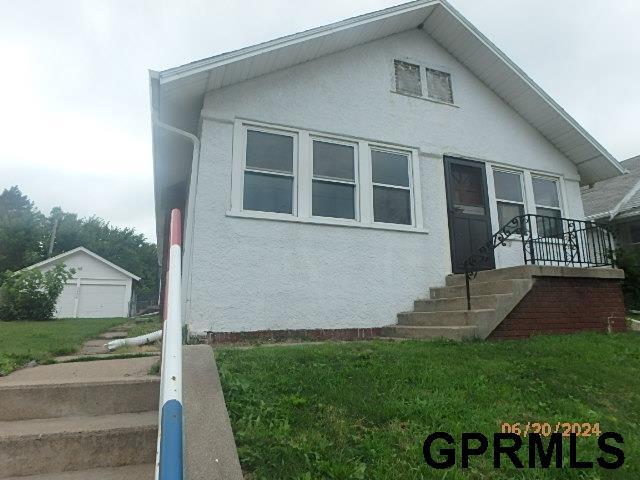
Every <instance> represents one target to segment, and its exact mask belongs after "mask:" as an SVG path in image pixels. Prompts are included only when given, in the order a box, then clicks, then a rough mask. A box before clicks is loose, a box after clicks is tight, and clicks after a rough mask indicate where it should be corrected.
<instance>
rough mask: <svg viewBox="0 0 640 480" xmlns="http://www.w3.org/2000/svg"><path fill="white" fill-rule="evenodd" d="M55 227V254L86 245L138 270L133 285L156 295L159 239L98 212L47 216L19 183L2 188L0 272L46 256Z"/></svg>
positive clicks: (147, 296)
mask: <svg viewBox="0 0 640 480" xmlns="http://www.w3.org/2000/svg"><path fill="white" fill-rule="evenodd" d="M56 219H57V225H56ZM54 227H55V228H54ZM54 230H55V236H54V240H55V241H54V244H53V251H52V255H58V254H60V253H64V252H66V251H69V250H72V249H74V248H76V247H80V246H83V247H86V248H88V249H89V250H91V251H92V252H95V253H97V254H98V255H100V256H101V257H104V258H106V259H107V260H109V261H110V262H113V263H115V264H116V265H119V266H120V267H122V268H124V269H125V270H128V271H130V272H131V273H133V274H135V275H137V276H139V277H140V282H137V283H136V284H135V286H134V288H135V291H136V293H137V295H138V298H144V299H154V298H155V297H156V296H157V294H158V284H159V282H158V261H157V257H156V245H155V244H153V243H149V242H147V241H146V240H145V238H144V235H142V234H140V233H137V232H136V231H135V230H134V229H132V228H118V227H114V226H112V225H110V224H109V222H108V221H106V220H104V219H102V218H99V217H96V216H91V217H89V218H78V215H77V214H75V213H70V212H65V211H63V210H62V209H61V208H60V207H55V208H53V209H52V210H51V213H50V214H49V216H48V217H45V216H44V215H43V214H42V213H40V212H39V211H38V210H37V209H36V208H35V207H34V205H33V202H31V201H30V200H29V198H28V197H27V196H26V195H23V194H22V192H21V191H20V189H19V188H18V187H17V186H15V187H11V188H9V189H5V190H4V191H3V192H2V194H0V272H4V271H5V270H11V271H17V270H20V269H22V268H25V267H27V266H29V265H32V264H33V263H36V262H38V261H40V260H44V259H45V258H47V254H48V250H49V245H50V241H51V239H52V234H53V232H54Z"/></svg>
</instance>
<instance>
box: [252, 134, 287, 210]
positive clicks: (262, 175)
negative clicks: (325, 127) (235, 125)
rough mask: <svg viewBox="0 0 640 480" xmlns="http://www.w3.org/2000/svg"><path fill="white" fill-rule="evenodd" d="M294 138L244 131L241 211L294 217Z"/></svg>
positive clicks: (284, 135)
mask: <svg viewBox="0 0 640 480" xmlns="http://www.w3.org/2000/svg"><path fill="white" fill-rule="evenodd" d="M295 144H296V135H293V134H289V133H282V132H275V131H269V130H265V129H258V128H247V129H246V149H245V161H244V190H243V201H242V208H243V209H244V210H257V211H261V212H275V213H290V214H291V213H294V207H295V196H294V192H295V162H294V153H295Z"/></svg>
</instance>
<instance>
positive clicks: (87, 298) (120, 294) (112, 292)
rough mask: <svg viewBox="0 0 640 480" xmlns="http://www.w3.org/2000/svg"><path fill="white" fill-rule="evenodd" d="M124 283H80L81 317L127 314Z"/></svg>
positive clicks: (79, 309)
mask: <svg viewBox="0 0 640 480" xmlns="http://www.w3.org/2000/svg"><path fill="white" fill-rule="evenodd" d="M124 292H125V286H124V285H92V284H82V285H80V300H79V301H78V315H77V316H78V317H79V318H106V317H124V316H125V298H124Z"/></svg>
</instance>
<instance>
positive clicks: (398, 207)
mask: <svg viewBox="0 0 640 480" xmlns="http://www.w3.org/2000/svg"><path fill="white" fill-rule="evenodd" d="M409 177H410V174H409V156H408V155H407V154H404V153H400V152H394V151H389V150H380V149H377V148H373V149H371V179H372V183H373V219H374V221H375V222H381V223H399V224H404V225H411V223H412V221H411V183H410V178H409Z"/></svg>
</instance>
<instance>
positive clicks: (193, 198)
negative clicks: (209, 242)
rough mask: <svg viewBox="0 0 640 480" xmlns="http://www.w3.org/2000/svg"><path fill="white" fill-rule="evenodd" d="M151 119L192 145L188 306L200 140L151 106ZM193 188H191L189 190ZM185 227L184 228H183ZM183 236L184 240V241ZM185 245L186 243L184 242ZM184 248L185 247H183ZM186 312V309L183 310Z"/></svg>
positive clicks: (187, 268)
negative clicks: (162, 119) (163, 117)
mask: <svg viewBox="0 0 640 480" xmlns="http://www.w3.org/2000/svg"><path fill="white" fill-rule="evenodd" d="M151 108H152V112H151V118H152V122H153V124H154V125H156V126H158V127H160V128H162V129H164V130H166V131H168V132H171V133H173V134H175V135H179V136H181V137H183V138H186V139H187V140H189V141H190V142H191V143H192V144H193V155H192V157H191V179H190V181H189V192H188V199H187V202H188V205H187V207H188V211H187V223H188V224H189V255H188V256H187V265H186V266H185V267H186V268H184V269H183V272H186V273H187V291H186V292H185V293H186V295H185V304H189V303H190V302H191V276H192V274H191V266H192V264H193V250H194V248H193V247H194V231H195V218H194V214H195V206H196V205H195V204H196V198H197V195H196V192H197V190H198V177H199V175H198V174H199V169H200V140H199V139H198V137H197V136H195V135H194V134H192V133H190V132H187V131H185V130H181V129H179V128H177V127H174V126H173V125H169V124H168V123H164V122H163V121H161V120H160V119H159V118H158V114H157V111H156V110H155V108H154V107H153V105H152V106H151ZM191 187H193V188H191ZM185 227H186V226H185ZM186 237H187V236H186V235H185V240H186ZM185 244H186V242H185ZM185 246H186V245H185ZM185 310H186V309H185ZM186 313H187V312H186V311H185V315H184V321H185V323H186V321H187V320H188V318H187V315H186Z"/></svg>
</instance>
